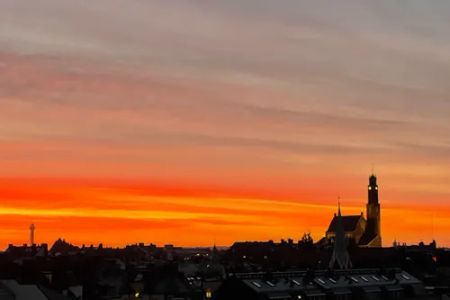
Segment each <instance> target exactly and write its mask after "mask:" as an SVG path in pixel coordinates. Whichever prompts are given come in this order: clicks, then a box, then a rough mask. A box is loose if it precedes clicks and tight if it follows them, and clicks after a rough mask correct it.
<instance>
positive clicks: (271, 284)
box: [266, 281, 275, 287]
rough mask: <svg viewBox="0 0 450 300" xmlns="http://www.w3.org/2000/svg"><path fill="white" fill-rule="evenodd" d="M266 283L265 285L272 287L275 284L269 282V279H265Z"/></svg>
mask: <svg viewBox="0 0 450 300" xmlns="http://www.w3.org/2000/svg"><path fill="white" fill-rule="evenodd" d="M266 283H267V285H268V286H270V287H274V286H275V284H273V283H272V282H270V281H266Z"/></svg>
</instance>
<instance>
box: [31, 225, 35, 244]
mask: <svg viewBox="0 0 450 300" xmlns="http://www.w3.org/2000/svg"><path fill="white" fill-rule="evenodd" d="M35 228H36V227H34V224H31V225H30V246H33V245H34V229H35Z"/></svg>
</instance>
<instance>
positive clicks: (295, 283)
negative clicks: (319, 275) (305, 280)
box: [292, 279, 300, 285]
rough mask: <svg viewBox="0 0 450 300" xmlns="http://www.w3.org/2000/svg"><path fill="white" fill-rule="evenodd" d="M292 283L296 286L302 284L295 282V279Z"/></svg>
mask: <svg viewBox="0 0 450 300" xmlns="http://www.w3.org/2000/svg"><path fill="white" fill-rule="evenodd" d="M292 282H293V283H294V284H295V285H300V282H298V281H297V280H295V279H293V280H292Z"/></svg>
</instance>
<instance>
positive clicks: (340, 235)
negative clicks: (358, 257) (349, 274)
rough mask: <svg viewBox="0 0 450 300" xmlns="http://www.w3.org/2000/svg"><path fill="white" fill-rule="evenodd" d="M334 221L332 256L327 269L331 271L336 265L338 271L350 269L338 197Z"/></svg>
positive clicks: (350, 264)
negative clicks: (336, 214)
mask: <svg viewBox="0 0 450 300" xmlns="http://www.w3.org/2000/svg"><path fill="white" fill-rule="evenodd" d="M336 221H337V224H336V228H335V235H336V236H335V240H334V249H333V255H332V257H331V260H330V264H329V267H330V268H331V269H333V268H334V266H335V264H336V263H337V264H338V267H339V268H340V269H350V268H351V267H352V263H351V261H350V255H349V254H348V252H347V241H346V239H345V231H344V225H343V223H342V215H341V201H340V197H339V201H338V216H337V220H336Z"/></svg>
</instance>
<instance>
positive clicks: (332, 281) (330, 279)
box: [328, 278, 337, 284]
mask: <svg viewBox="0 0 450 300" xmlns="http://www.w3.org/2000/svg"><path fill="white" fill-rule="evenodd" d="M328 280H329V281H331V283H334V284H336V283H337V282H336V280H334V279H333V278H328Z"/></svg>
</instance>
